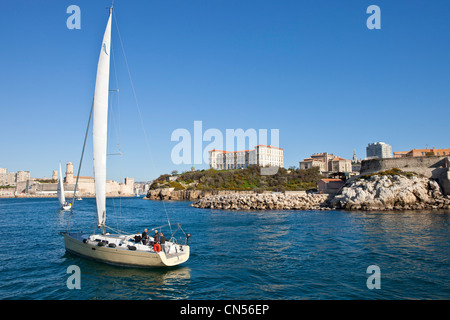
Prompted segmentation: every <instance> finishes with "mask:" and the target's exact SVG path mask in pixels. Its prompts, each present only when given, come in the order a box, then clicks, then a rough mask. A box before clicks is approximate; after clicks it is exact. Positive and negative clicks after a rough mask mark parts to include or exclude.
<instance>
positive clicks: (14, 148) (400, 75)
mask: <svg viewBox="0 0 450 320" xmlns="http://www.w3.org/2000/svg"><path fill="white" fill-rule="evenodd" d="M73 4H74V5H78V6H79V7H80V10H81V29H79V30H77V29H72V30H70V29H68V28H67V25H66V21H67V19H68V18H69V16H70V14H68V13H66V10H67V7H68V6H70V5H73ZM109 4H110V1H103V0H95V1H93V0H89V1H88V0H86V1H75V0H73V1H63V0H52V1H50V0H48V1H22V0H15V1H2V3H1V5H0V30H1V31H0V33H1V50H0V75H1V76H0V167H1V168H7V169H8V171H9V172H15V171H18V170H30V171H31V176H32V177H43V176H47V177H50V176H51V173H52V170H55V169H57V167H58V163H59V161H61V162H62V163H63V165H64V164H65V163H67V162H69V161H71V162H73V163H74V166H75V168H77V166H78V164H79V159H80V155H81V148H82V144H83V138H84V133H85V129H86V125H87V120H88V116H89V110H90V107H91V102H92V97H93V92H94V82H95V73H96V67H97V61H98V55H99V51H100V47H101V39H102V36H103V32H104V29H105V25H106V20H107V14H108V10H107V9H106V8H105V7H107V6H108V5H109ZM373 4H374V5H378V6H379V8H380V9H381V29H379V30H376V29H374V30H369V29H368V28H367V26H366V21H367V19H368V18H369V17H370V14H367V13H366V10H367V8H368V6H369V5H373ZM114 6H115V14H116V18H117V22H118V25H119V30H120V35H121V38H122V40H123V45H124V48H125V53H126V57H127V61H128V65H129V68H130V72H131V76H132V80H133V83H134V88H135V92H136V97H137V100H138V103H139V107H140V111H141V114H142V120H143V123H144V129H145V132H146V133H147V136H148V138H149V140H148V141H149V147H150V151H149V148H148V146H147V143H146V139H145V135H144V130H143V128H142V126H141V120H140V117H139V111H138V109H137V107H136V103H135V101H134V98H133V94H132V90H131V86H130V81H129V78H128V73H127V69H126V66H125V62H124V61H125V60H124V58H123V54H122V51H121V47H120V41H119V38H118V36H117V29H116V25H115V24H113V28H112V30H113V40H112V42H113V53H114V56H115V61H116V70H117V79H118V83H119V85H118V88H119V89H120V93H119V104H118V105H117V106H113V110H114V111H113V112H112V115H113V117H112V118H111V125H110V128H111V129H112V130H111V139H110V142H111V144H110V152H111V153H116V152H117V149H116V148H115V146H116V144H117V143H120V146H121V151H122V152H123V156H122V157H118V156H111V157H109V158H108V161H109V164H110V166H109V171H108V172H109V173H108V177H109V178H111V179H115V180H121V179H122V178H124V177H126V176H128V177H134V178H135V179H136V180H137V181H142V180H148V179H153V178H155V177H157V176H159V175H160V174H162V173H168V172H171V171H172V170H178V171H180V172H181V171H183V170H186V169H190V167H191V166H192V164H181V165H175V164H174V163H173V162H172V160H171V151H172V149H173V147H174V146H175V145H176V144H177V142H174V141H171V134H172V132H173V131H174V130H176V129H178V128H184V129H187V130H189V131H190V132H191V133H192V135H193V128H194V121H202V124H203V131H205V130H207V129H209V128H216V129H219V130H220V131H222V132H223V134H224V136H225V130H226V129H238V128H242V129H244V130H247V129H250V128H254V129H256V130H258V129H267V130H270V129H279V143H280V147H282V148H284V156H285V167H290V166H297V167H298V161H300V160H303V158H306V157H309V156H310V155H311V154H312V153H316V152H325V151H326V152H330V153H333V154H336V155H339V156H341V157H344V158H348V159H350V158H351V157H352V155H353V150H356V153H357V156H358V157H359V158H364V157H365V147H366V146H367V144H368V143H369V142H375V141H384V142H386V143H388V144H390V145H392V148H393V151H406V150H410V149H411V148H425V147H426V146H429V147H433V146H434V147H436V148H450V138H449V133H448V132H449V125H448V122H449V118H450V110H449V101H450V77H449V76H450V16H449V12H450V2H449V1H446V0H442V1H440V0H433V1H425V0H420V1H403V0H402V1H401V0H389V1H384V0H370V1H365V0H339V1H336V0H327V1H325V0H314V1H310V0H292V1H290V0H171V1H160V0H158V1H156V0H146V1H124V0H116V1H115V3H114ZM112 69H113V67H112ZM116 87H117V85H116V81H115V73H114V72H112V78H111V88H112V89H115V88H116ZM115 97H116V96H115ZM91 140H92V139H90V140H89V141H88V145H87V152H86V155H85V160H84V164H83V170H82V173H81V175H90V176H92V175H93V173H92V171H93V170H92V150H91V149H92V141H91ZM208 144H209V142H204V143H203V147H206V146H207V145H208ZM151 159H153V161H152V160H151ZM152 163H153V164H152ZM195 167H196V168H199V169H201V168H207V164H203V165H196V166H195Z"/></svg>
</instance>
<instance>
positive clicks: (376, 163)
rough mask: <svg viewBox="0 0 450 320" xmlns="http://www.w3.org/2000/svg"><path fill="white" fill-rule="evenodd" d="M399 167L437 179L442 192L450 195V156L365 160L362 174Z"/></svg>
mask: <svg viewBox="0 0 450 320" xmlns="http://www.w3.org/2000/svg"><path fill="white" fill-rule="evenodd" d="M393 168H398V169H400V170H402V171H405V172H414V173H417V174H419V175H422V176H424V177H426V178H429V179H433V180H436V181H437V182H438V183H439V185H440V187H441V188H442V192H443V193H444V194H445V195H450V157H448V156H427V157H405V158H387V159H371V160H363V161H362V163H361V175H366V174H370V173H375V172H380V171H386V170H391V169H393Z"/></svg>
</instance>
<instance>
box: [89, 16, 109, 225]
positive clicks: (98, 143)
mask: <svg viewBox="0 0 450 320" xmlns="http://www.w3.org/2000/svg"><path fill="white" fill-rule="evenodd" d="M111 16H112V8H111V9H110V11H109V18H108V23H107V25H106V30H105V34H104V35H103V42H102V46H101V49H100V57H99V59H98V66H97V78H96V82H95V92H94V116H93V117H94V118H93V127H92V133H93V148H94V178H95V193H96V200H97V215H98V223H97V226H98V227H99V228H100V227H103V226H104V225H105V219H106V143H107V125H108V93H109V65H110V47H111Z"/></svg>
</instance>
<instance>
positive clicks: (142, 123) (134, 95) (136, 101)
mask: <svg viewBox="0 0 450 320" xmlns="http://www.w3.org/2000/svg"><path fill="white" fill-rule="evenodd" d="M114 21H115V23H116V29H117V34H118V36H119V41H120V45H121V47H122V53H123V56H124V58H125V65H126V67H127V71H128V77H129V78H130V84H131V89H132V91H133V97H134V100H135V103H136V107H137V110H138V114H139V118H140V121H141V126H142V130H143V132H144V138H145V143H146V145H147V150H148V153H149V156H150V162H151V164H152V167H153V170H154V171H155V172H156V168H155V163H154V161H153V156H152V153H151V151H150V144H149V142H148V136H147V132H146V130H145V126H144V120H143V117H142V112H141V108H140V107H139V103H138V100H137V96H136V91H135V89H134V84H133V80H132V78H131V72H130V67H129V66H128V60H127V56H126V54H125V49H124V46H123V42H122V37H121V36H120V31H119V24H118V23H117V18H116V15H114ZM162 202H163V207H164V212H165V213H166V218H167V222H168V223H169V228H170V232H171V233H172V227H171V225H170V220H169V216H168V214H167V208H166V204H165V202H164V199H162Z"/></svg>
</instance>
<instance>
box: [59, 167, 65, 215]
mask: <svg viewBox="0 0 450 320" xmlns="http://www.w3.org/2000/svg"><path fill="white" fill-rule="evenodd" d="M58 201H59V205H60V206H61V207H63V206H64V204H65V203H66V197H65V196H64V184H63V179H62V173H61V162H60V163H59V183H58Z"/></svg>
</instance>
